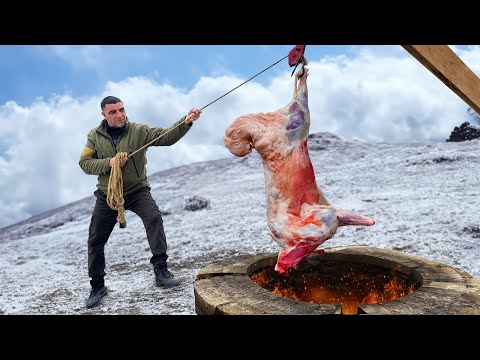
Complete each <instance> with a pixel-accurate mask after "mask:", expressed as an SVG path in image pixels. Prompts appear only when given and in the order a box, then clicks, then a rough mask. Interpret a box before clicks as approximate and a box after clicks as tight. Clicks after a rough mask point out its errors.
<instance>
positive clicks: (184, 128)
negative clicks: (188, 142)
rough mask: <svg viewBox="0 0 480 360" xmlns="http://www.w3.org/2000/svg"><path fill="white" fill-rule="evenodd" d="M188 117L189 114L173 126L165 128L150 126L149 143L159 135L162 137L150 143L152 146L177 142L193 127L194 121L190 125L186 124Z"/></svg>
mask: <svg viewBox="0 0 480 360" xmlns="http://www.w3.org/2000/svg"><path fill="white" fill-rule="evenodd" d="M186 117H187V116H186V115H185V116H184V117H182V118H181V119H180V120H178V121H177V122H175V123H174V124H173V125H172V126H170V127H168V128H165V129H162V128H148V130H147V131H148V135H147V144H148V143H150V142H151V141H153V140H154V139H156V138H158V137H160V138H159V139H158V140H157V141H155V142H154V143H152V144H150V146H170V145H173V144H175V143H176V142H177V141H178V140H180V139H181V138H182V137H183V136H184V135H185V134H186V133H187V132H188V131H189V130H190V129H191V128H192V123H190V124H189V125H186V124H185V118H186Z"/></svg>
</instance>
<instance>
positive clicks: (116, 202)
mask: <svg viewBox="0 0 480 360" xmlns="http://www.w3.org/2000/svg"><path fill="white" fill-rule="evenodd" d="M125 161H127V153H126V152H119V153H118V154H117V156H115V159H114V161H113V166H112V169H111V171H110V178H109V179H108V188H107V191H108V194H107V204H108V206H110V208H111V209H112V210H117V211H118V216H117V221H118V222H119V223H120V228H126V227H127V222H126V221H125V214H124V213H125V208H124V207H123V204H124V203H125V200H124V199H123V178H122V166H121V164H122V162H123V163H124V162H125Z"/></svg>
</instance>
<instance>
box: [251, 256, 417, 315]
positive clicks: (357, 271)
mask: <svg viewBox="0 0 480 360" xmlns="http://www.w3.org/2000/svg"><path fill="white" fill-rule="evenodd" d="M250 277H251V279H252V280H253V281H255V283H257V284H258V285H260V286H261V287H262V288H264V289H267V290H269V291H271V292H273V293H274V294H277V295H280V296H284V297H287V298H290V299H294V300H298V301H305V302H310V303H315V304H341V306H342V314H358V312H359V311H358V305H359V304H375V303H378V302H383V301H388V300H394V299H397V298H399V297H401V296H404V295H407V294H411V293H413V292H414V291H415V290H416V289H418V288H419V287H420V285H421V283H420V282H419V281H417V280H415V278H414V277H413V276H412V275H410V276H407V275H405V274H402V273H401V272H399V271H396V270H394V269H385V268H382V267H379V266H376V265H371V264H355V263H350V264H348V263H345V262H338V261H323V262H322V263H321V265H320V266H317V267H315V268H313V267H311V266H310V267H308V268H303V269H301V271H300V269H293V270H291V271H290V273H289V274H288V275H287V276H285V275H280V274H278V273H277V272H276V271H275V270H274V268H273V267H267V268H264V269H260V270H258V271H256V272H254V273H252V274H251V275H250Z"/></svg>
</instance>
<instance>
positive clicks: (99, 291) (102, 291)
mask: <svg viewBox="0 0 480 360" xmlns="http://www.w3.org/2000/svg"><path fill="white" fill-rule="evenodd" d="M105 295H107V287H106V286H102V287H101V288H93V289H92V290H91V291H90V296H89V297H88V299H87V300H85V304H86V305H87V308H92V307H94V306H97V305H98V303H99V302H100V300H101V298H103V297H104V296H105Z"/></svg>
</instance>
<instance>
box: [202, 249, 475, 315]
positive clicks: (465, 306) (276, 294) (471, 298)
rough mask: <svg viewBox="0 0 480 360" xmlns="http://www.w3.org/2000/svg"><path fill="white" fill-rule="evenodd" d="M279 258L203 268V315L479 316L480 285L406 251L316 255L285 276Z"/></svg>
mask: <svg viewBox="0 0 480 360" xmlns="http://www.w3.org/2000/svg"><path fill="white" fill-rule="evenodd" d="M276 257H277V253H269V254H259V255H242V256H237V257H234V258H230V259H226V260H223V261H219V262H215V263H212V264H210V265H208V266H206V267H205V268H203V269H201V270H200V271H199V273H198V274H197V277H196V280H195V284H194V294H195V311H196V313H197V314H199V315H213V314H219V315H247V314H251V315H256V314H265V315H268V314H272V315H280V314H284V315H289V314H292V315H293V314H303V315H308V314H311V315H322V314H338V315H340V314H362V315H364V314H366V315H368V314H371V315H374V314H378V315H387V314H398V315H402V314H405V315H408V314H480V282H479V281H478V280H477V279H475V278H473V277H472V276H471V275H469V274H468V273H466V272H464V271H462V270H459V269H456V268H453V267H450V266H448V265H445V264H441V263H436V262H433V261H430V260H427V259H424V258H421V257H418V256H414V255H409V254H406V253H403V252H400V251H394V250H385V249H378V248H372V247H368V246H352V247H341V248H340V247H339V248H327V249H325V253H324V254H311V255H310V256H309V257H308V258H307V259H306V260H305V261H304V262H303V263H302V264H301V265H300V266H299V268H298V269H296V270H291V272H290V274H289V275H288V276H282V275H279V274H278V273H276V272H275V271H274V270H273V266H274V265H275V262H276Z"/></svg>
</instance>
